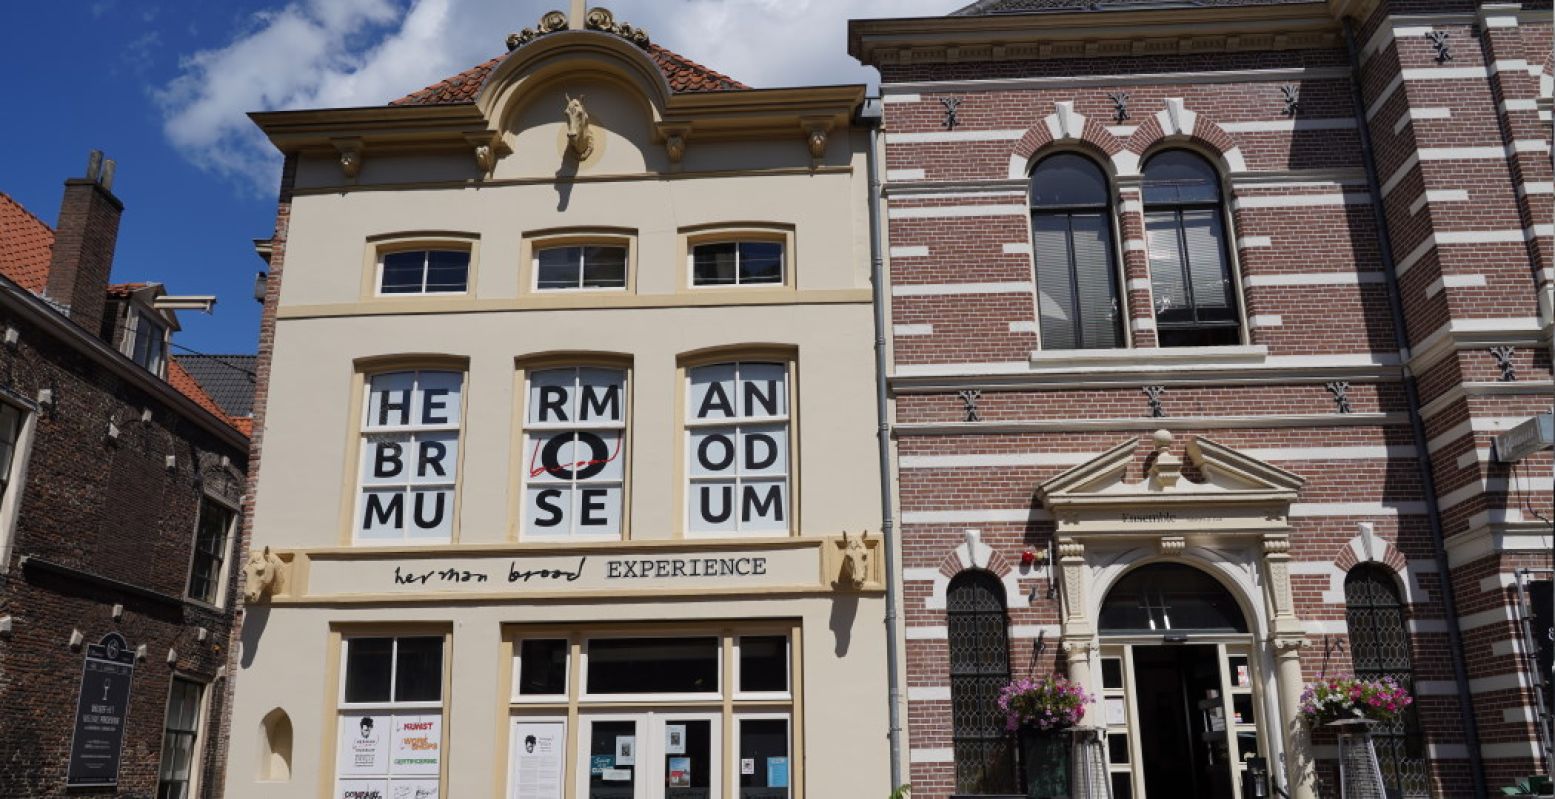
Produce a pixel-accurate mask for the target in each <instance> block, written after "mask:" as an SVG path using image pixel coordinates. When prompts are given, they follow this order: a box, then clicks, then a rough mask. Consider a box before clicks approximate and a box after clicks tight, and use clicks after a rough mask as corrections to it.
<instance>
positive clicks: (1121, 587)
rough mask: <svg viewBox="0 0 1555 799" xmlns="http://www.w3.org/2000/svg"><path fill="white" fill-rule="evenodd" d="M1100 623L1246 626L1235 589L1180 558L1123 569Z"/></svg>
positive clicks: (1142, 628) (1131, 630) (1120, 627)
mask: <svg viewBox="0 0 1555 799" xmlns="http://www.w3.org/2000/svg"><path fill="white" fill-rule="evenodd" d="M1098 626H1099V627H1100V629H1101V631H1102V633H1103V634H1107V633H1116V634H1149V633H1163V632H1166V631H1169V630H1193V631H1196V632H1216V633H1245V632H1247V621H1246V619H1245V618H1244V617H1243V616H1242V609H1241V607H1240V606H1239V605H1237V603H1236V599H1235V598H1233V597H1232V596H1231V592H1229V591H1227V590H1226V587H1225V586H1223V585H1221V584H1220V583H1219V582H1218V581H1217V580H1216V579H1215V578H1213V577H1211V576H1209V575H1208V574H1205V573H1204V572H1202V571H1199V570H1198V569H1195V568H1193V567H1192V566H1185V565H1183V564H1180V563H1153V564H1150V565H1148V566H1143V567H1141V568H1139V569H1135V570H1134V571H1131V572H1129V573H1128V574H1126V575H1124V576H1123V579H1121V580H1118V582H1117V584H1116V585H1114V586H1113V587H1112V590H1110V591H1108V592H1107V598H1106V599H1105V600H1104V601H1103V602H1102V605H1101V619H1100V621H1099V623H1098Z"/></svg>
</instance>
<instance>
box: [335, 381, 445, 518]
mask: <svg viewBox="0 0 1555 799" xmlns="http://www.w3.org/2000/svg"><path fill="white" fill-rule="evenodd" d="M462 385H463V375H461V374H459V373H458V372H440V371H416V372H385V373H380V374H376V375H372V376H371V377H370V378H369V379H368V381H367V386H366V390H367V399H366V402H365V403H363V405H364V407H363V409H362V455H361V464H360V471H359V474H360V491H359V492H358V495H359V496H358V500H357V509H356V541H357V542H358V543H372V544H397V543H427V542H447V541H449V540H451V539H452V531H453V505H454V499H453V498H454V486H455V481H456V478H457V476H458V474H457V472H458V464H459V419H460V393H461V388H462Z"/></svg>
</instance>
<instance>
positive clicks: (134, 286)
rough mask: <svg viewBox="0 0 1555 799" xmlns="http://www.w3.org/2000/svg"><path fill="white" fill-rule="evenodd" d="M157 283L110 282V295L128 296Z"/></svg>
mask: <svg viewBox="0 0 1555 799" xmlns="http://www.w3.org/2000/svg"><path fill="white" fill-rule="evenodd" d="M155 285H156V284H155V283H109V284H108V296H110V297H128V296H130V295H131V294H134V293H135V292H137V291H140V290H141V289H143V288H147V287H150V286H155Z"/></svg>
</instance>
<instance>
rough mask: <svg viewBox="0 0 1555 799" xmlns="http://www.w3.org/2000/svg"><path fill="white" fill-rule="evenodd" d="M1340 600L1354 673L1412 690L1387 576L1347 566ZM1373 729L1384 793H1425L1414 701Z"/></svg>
mask: <svg viewBox="0 0 1555 799" xmlns="http://www.w3.org/2000/svg"><path fill="white" fill-rule="evenodd" d="M1344 604H1345V612H1344V618H1345V624H1346V625H1347V626H1348V627H1349V630H1350V661H1351V663H1353V664H1354V666H1355V676H1356V677H1360V678H1363V679H1368V680H1375V679H1380V678H1382V677H1392V678H1393V679H1395V680H1397V681H1398V683H1399V684H1400V685H1402V686H1404V688H1405V689H1407V690H1408V691H1409V692H1410V693H1411V694H1413V693H1414V690H1415V681H1414V673H1415V672H1414V659H1413V658H1412V657H1411V655H1410V651H1409V633H1408V628H1407V627H1406V626H1405V624H1404V603H1403V601H1402V600H1401V599H1400V597H1399V592H1398V586H1397V584H1395V583H1394V581H1393V576H1392V575H1391V574H1389V573H1388V572H1387V570H1386V569H1383V568H1382V567H1380V566H1374V565H1361V566H1357V567H1355V568H1353V569H1351V570H1350V574H1349V576H1347V577H1346V578H1345V580H1344ZM1375 732H1376V734H1375V738H1374V741H1375V744H1376V747H1377V761H1378V763H1379V764H1380V765H1381V766H1382V780H1383V782H1384V783H1386V785H1387V788H1388V795H1389V796H1390V797H1417V796H1418V797H1426V796H1430V795H1431V794H1430V785H1429V782H1428V780H1427V778H1426V771H1425V760H1424V759H1423V757H1422V756H1423V754H1424V753H1423V751H1422V750H1423V749H1424V747H1423V746H1422V745H1421V743H1422V742H1421V736H1420V721H1419V717H1418V716H1417V715H1416V714H1415V708H1414V706H1410V707H1409V708H1408V709H1406V710H1405V712H1404V713H1402V714H1400V716H1399V717H1398V718H1396V719H1394V720H1393V721H1391V722H1388V723H1387V724H1382V725H1378V727H1377V728H1376V731H1375Z"/></svg>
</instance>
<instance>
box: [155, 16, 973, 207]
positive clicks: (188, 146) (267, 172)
mask: <svg viewBox="0 0 1555 799" xmlns="http://www.w3.org/2000/svg"><path fill="white" fill-rule="evenodd" d="M964 4H965V3H964V2H957V0H678V2H665V0H614V1H613V2H612V1H611V0H606V2H605V5H606V6H607V7H608V8H610V9H611V10H612V11H613V12H615V15H616V19H618V20H621V21H624V22H630V23H632V24H633V25H637V26H640V27H642V28H645V29H647V31H648V32H649V34H650V35H651V36H652V37H653V40H654V41H655V42H657V43H659V44H662V45H663V46H665V47H668V48H669V49H671V50H674V51H676V52H678V53H681V54H682V55H684V56H686V57H688V58H691V59H692V60H695V61H698V62H700V63H702V64H705V65H707V66H709V67H711V68H713V69H716V70H718V71H720V72H723V73H724V74H726V75H729V76H731V77H733V78H735V79H737V80H740V81H742V82H744V83H746V84H749V85H751V86H761V87H767V86H784V85H805V84H824V83H865V82H872V81H873V80H874V71H873V70H870V69H865V68H863V67H861V66H860V65H859V63H858V62H857V61H855V60H853V58H852V57H851V56H849V55H848V54H847V21H848V19H850V18H863V17H885V16H891V17H901V16H936V15H940V14H945V13H947V12H949V11H951V10H954V9H955V8H958V7H960V6H961V5H964ZM566 5H567V3H566V2H565V0H550V1H549V2H544V3H531V4H527V5H526V7H525V8H524V9H523V10H519V11H515V10H514V6H515V4H514V3H513V2H512V0H410V5H409V6H408V7H404V6H399V5H396V0H297V1H296V2H292V3H289V4H287V5H285V6H283V7H280V8H278V9H275V10H271V11H266V12H263V13H261V14H257V15H255V16H254V17H253V18H252V19H251V20H250V24H249V25H248V26H247V27H246V28H245V29H244V30H241V31H238V32H237V33H236V35H234V37H233V39H232V41H231V42H230V43H228V44H227V45H225V46H223V47H220V48H215V49H210V50H202V51H199V52H197V53H194V54H193V55H190V56H187V57H185V58H184V59H183V60H182V62H181V64H180V67H181V69H180V73H181V74H180V75H179V77H178V78H176V79H174V80H173V81H172V82H171V83H169V84H168V85H167V86H165V87H163V88H161V89H160V90H158V91H157V92H156V93H155V96H156V99H157V100H158V102H159V103H160V105H161V107H162V109H163V127H164V131H165V133H166V135H167V137H168V139H169V140H170V141H171V142H172V143H173V144H174V146H176V147H177V148H178V149H179V150H180V151H181V152H182V153H183V154H184V155H185V156H186V157H187V158H189V159H190V160H191V161H193V162H194V163H196V164H198V165H200V166H201V167H202V168H205V169H207V170H209V171H212V172H215V173H217V174H220V175H223V176H227V177H230V178H235V179H238V180H240V181H241V182H243V183H245V184H247V185H249V186H252V187H254V188H255V189H257V190H258V191H260V192H271V191H274V190H275V186H276V175H277V168H278V164H279V158H278V156H276V154H275V152H274V150H273V148H271V147H270V145H269V143H268V142H266V141H265V140H264V137H263V136H261V135H260V134H259V132H258V131H257V130H256V129H255V128H254V126H253V124H252V123H251V122H250V121H249V120H248V118H247V117H246V114H247V113H248V112H250V111H269V110H277V109H291V108H327V107H344V106H361V105H378V104H381V103H385V102H388V101H389V100H391V99H393V98H395V97H399V96H402V95H405V94H408V93H410V92H412V91H414V90H416V89H419V88H421V87H422V86H425V85H427V84H430V83H433V82H436V81H438V80H440V79H442V78H444V77H447V76H449V75H452V74H454V73H456V72H459V71H461V70H463V69H466V68H468V67H470V66H473V65H475V64H478V63H480V62H482V61H485V60H486V59H488V58H491V57H492V56H494V55H499V54H501V53H502V52H503V50H504V48H505V45H504V43H503V42H504V39H506V37H507V34H508V33H510V32H512V31H516V30H518V29H520V28H524V27H527V26H532V25H533V24H534V23H535V21H536V20H538V19H539V17H540V15H541V14H542V13H544V12H545V11H546V10H548V9H550V8H552V7H554V6H561V7H563V8H565V7H566Z"/></svg>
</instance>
